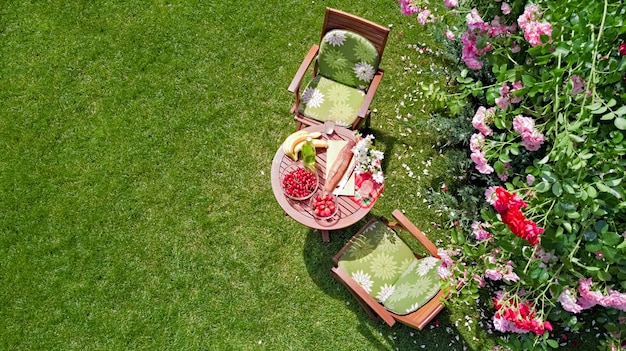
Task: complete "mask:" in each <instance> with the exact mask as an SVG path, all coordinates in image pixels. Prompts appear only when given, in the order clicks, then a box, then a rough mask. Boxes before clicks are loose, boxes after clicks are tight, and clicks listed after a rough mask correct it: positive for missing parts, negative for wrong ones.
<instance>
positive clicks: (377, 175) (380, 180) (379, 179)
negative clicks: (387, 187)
mask: <svg viewBox="0 0 626 351" xmlns="http://www.w3.org/2000/svg"><path fill="white" fill-rule="evenodd" d="M372 178H373V179H374V181H375V182H376V183H378V184H382V183H384V182H385V176H384V175H383V172H376V173H374V174H372Z"/></svg>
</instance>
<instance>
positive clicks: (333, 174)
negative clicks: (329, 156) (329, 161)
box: [324, 140, 355, 193]
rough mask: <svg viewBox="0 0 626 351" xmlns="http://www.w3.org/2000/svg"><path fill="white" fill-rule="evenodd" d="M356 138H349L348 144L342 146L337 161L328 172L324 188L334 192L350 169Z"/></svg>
mask: <svg viewBox="0 0 626 351" xmlns="http://www.w3.org/2000/svg"><path fill="white" fill-rule="evenodd" d="M354 145H355V142H354V140H348V141H347V143H346V145H345V146H344V147H343V148H341V150H340V151H339V154H338V155H337V158H336V159H335V162H333V165H332V166H331V168H330V171H329V172H328V178H327V179H326V184H325V185H324V190H326V191H327V192H329V193H330V192H332V191H333V190H334V189H335V186H337V183H339V181H340V180H341V178H342V177H343V175H344V173H346V170H347V169H348V166H349V165H350V161H351V160H352V155H353V153H352V148H353V147H354Z"/></svg>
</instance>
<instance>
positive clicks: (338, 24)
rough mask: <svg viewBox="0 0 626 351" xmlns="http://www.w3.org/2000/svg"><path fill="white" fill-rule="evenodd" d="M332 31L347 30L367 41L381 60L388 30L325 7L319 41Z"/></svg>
mask: <svg viewBox="0 0 626 351" xmlns="http://www.w3.org/2000/svg"><path fill="white" fill-rule="evenodd" d="M333 29H344V30H349V31H351V32H354V33H356V34H359V35H361V36H363V37H364V38H365V39H367V40H369V41H370V42H371V43H372V45H374V47H375V48H376V50H377V51H378V59H379V60H381V59H382V57H383V52H384V51H385V45H387V37H388V36H389V28H387V27H384V26H381V25H379V24H376V23H374V22H371V21H368V20H366V19H363V18H361V17H357V16H355V15H352V14H349V13H346V12H343V11H340V10H337V9H333V8H330V7H327V8H326V15H325V16H324V26H323V27H322V35H321V37H320V41H321V39H323V38H324V35H326V33H328V32H329V31H331V30H333Z"/></svg>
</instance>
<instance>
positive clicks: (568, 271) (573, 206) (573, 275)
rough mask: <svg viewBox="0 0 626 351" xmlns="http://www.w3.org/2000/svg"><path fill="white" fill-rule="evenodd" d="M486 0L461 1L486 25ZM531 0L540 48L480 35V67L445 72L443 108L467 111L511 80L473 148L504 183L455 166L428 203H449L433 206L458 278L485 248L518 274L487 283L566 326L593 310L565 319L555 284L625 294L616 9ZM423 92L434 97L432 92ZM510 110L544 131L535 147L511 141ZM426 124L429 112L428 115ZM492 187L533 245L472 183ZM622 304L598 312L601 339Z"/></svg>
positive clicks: (624, 64)
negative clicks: (452, 177)
mask: <svg viewBox="0 0 626 351" xmlns="http://www.w3.org/2000/svg"><path fill="white" fill-rule="evenodd" d="M494 4H496V3H493V2H487V1H471V2H468V3H465V4H464V5H465V6H468V7H469V8H471V7H473V6H476V7H477V8H478V11H479V13H480V14H481V15H483V19H484V20H485V22H489V19H491V18H493V17H494V16H496V15H499V16H502V14H501V13H500V12H499V11H500V10H499V5H498V8H496V7H494V6H493V5H494ZM498 4H499V3H498ZM524 5H526V4H525V2H522V1H513V2H511V6H512V8H513V9H512V12H511V13H512V15H510V16H507V17H505V18H506V19H503V20H504V21H505V22H506V23H510V22H512V21H511V17H512V16H514V17H513V18H517V16H518V15H519V14H521V13H522V12H523V11H524ZM539 8H540V10H541V20H543V21H547V22H549V23H550V24H551V25H552V32H551V35H550V36H547V35H544V36H542V44H541V45H536V46H531V45H529V44H528V43H527V42H526V41H525V40H524V38H523V36H522V35H523V33H522V32H521V31H517V32H515V33H513V34H512V35H502V36H497V37H489V36H487V35H485V34H484V33H483V34H480V35H482V36H480V37H479V39H478V42H479V43H481V41H482V43H483V44H480V45H483V46H486V45H487V43H488V44H489V45H490V48H491V50H490V51H489V52H488V53H486V54H484V55H482V56H481V57H480V59H481V60H482V64H483V67H482V69H481V70H470V69H464V68H459V69H458V70H456V71H454V73H455V76H454V78H455V80H456V83H457V92H456V93H454V94H449V95H448V96H447V100H446V101H447V105H448V106H468V107H469V109H470V110H475V109H476V108H477V107H479V106H487V107H488V106H493V105H495V104H496V100H497V99H498V98H500V97H501V94H502V93H501V87H502V86H503V84H508V85H509V87H510V86H511V85H512V84H513V83H516V82H519V83H521V88H519V89H517V90H514V91H512V92H510V94H511V95H510V96H511V97H512V98H516V100H519V101H517V102H515V103H512V104H510V106H508V107H499V108H497V110H496V113H495V116H494V117H493V120H491V121H489V123H490V124H491V127H492V128H493V129H494V134H493V135H490V136H487V137H485V142H484V145H483V146H482V148H483V150H484V151H485V152H486V158H487V160H488V161H489V164H490V165H491V166H492V167H493V169H494V171H495V173H497V174H500V175H506V180H498V179H497V178H496V177H495V176H494V175H493V174H491V175H484V174H479V173H478V172H475V171H474V172H473V173H465V174H464V175H467V177H466V178H464V179H465V180H467V181H469V182H468V183H464V182H456V183H454V184H450V186H449V190H448V191H447V192H441V191H440V189H438V188H435V187H433V188H434V189H435V190H433V191H432V192H431V194H429V196H430V198H431V199H432V201H433V203H435V204H437V205H438V206H441V207H445V208H450V209H451V210H449V211H445V213H448V214H449V213H454V215H453V216H450V215H449V216H448V217H447V219H448V220H449V222H450V223H455V222H456V221H460V224H461V225H460V226H458V227H455V228H454V229H453V231H452V232H451V236H452V237H453V239H454V240H453V241H454V243H456V244H459V245H463V249H462V250H461V253H460V258H459V261H458V262H460V263H459V264H460V266H459V267H457V269H458V270H459V272H460V273H461V274H463V275H469V277H471V276H472V275H478V276H483V275H484V272H485V270H486V269H489V268H493V267H491V266H489V264H485V262H487V261H485V258H486V257H488V256H490V255H491V256H492V257H496V258H497V259H498V260H503V261H508V260H510V261H511V262H513V265H514V267H515V273H516V274H517V275H518V276H519V278H520V279H519V281H517V282H508V283H506V284H505V283H502V284H500V285H499V286H498V287H497V289H501V290H503V291H505V292H507V293H506V294H508V295H506V296H512V297H515V296H517V292H518V291H522V290H523V291H524V297H523V298H524V299H526V300H528V301H530V302H531V303H532V306H534V309H535V310H536V311H537V315H539V316H541V318H542V319H548V318H549V319H550V320H551V321H552V322H553V323H559V324H561V325H562V326H567V327H570V328H572V327H576V326H578V323H579V321H578V320H579V319H582V318H594V317H597V314H586V313H583V314H580V315H578V317H579V318H573V317H576V315H573V314H572V313H569V312H567V311H564V310H563V309H562V308H563V307H562V305H561V303H559V302H557V297H559V296H560V295H561V293H563V292H564V291H565V290H566V289H570V290H571V291H573V292H574V293H576V292H577V289H578V285H579V284H578V282H579V281H582V279H586V278H590V279H591V280H592V282H593V286H592V290H597V291H598V292H599V293H601V294H604V295H607V294H608V293H609V291H620V292H622V294H624V291H626V284H625V283H624V279H625V278H626V270H625V269H624V267H626V223H625V222H624V218H626V200H625V198H626V192H625V185H624V177H625V176H624V175H625V174H626V160H625V157H624V156H625V154H626V141H625V140H626V138H625V135H624V133H625V130H626V119H625V116H626V84H625V82H626V56H624V55H623V54H622V53H620V52H619V50H618V48H619V46H620V44H624V43H625V41H626V29H625V26H624V25H623V20H624V18H625V17H626V16H625V15H626V8H624V7H623V6H622V4H620V3H615V2H609V1H594V2H571V1H545V2H540V3H539ZM460 13H461V14H462V15H464V12H463V11H460ZM515 43H517V45H520V46H521V50H520V51H519V52H513V51H512V49H511V48H512V45H513V44H515ZM624 45H626V44H624ZM580 81H582V88H580V84H579V82H580ZM431 96H436V99H439V100H442V99H443V98H442V97H441V96H439V95H437V92H432V94H431ZM449 111H450V112H451V113H455V114H456V115H457V116H463V113H461V114H458V112H459V111H457V110H453V109H449ZM519 115H523V116H528V117H531V118H532V119H533V120H534V121H535V127H536V128H537V130H539V131H541V132H542V133H543V135H544V136H545V138H546V141H545V142H544V143H543V147H541V148H540V149H539V150H536V151H530V150H528V147H527V146H526V145H525V144H524V143H523V142H520V134H519V133H518V132H516V131H514V125H513V120H514V117H516V116H519ZM459 118H461V119H465V120H467V117H459ZM451 120H454V117H452V118H451ZM436 123H441V119H440V118H437V119H435V122H433V124H436ZM443 131H444V132H442V134H441V135H442V136H445V137H447V138H448V141H447V144H448V145H457V146H458V145H463V144H467V141H468V139H469V138H467V135H466V133H465V132H463V133H459V134H460V135H461V136H462V137H463V138H466V139H465V143H464V142H463V140H461V139H462V137H458V136H455V135H450V134H449V133H445V129H443ZM466 155H469V151H466ZM529 175H530V176H531V177H533V178H534V179H535V181H534V183H533V184H532V185H529V183H528V182H527V176H529ZM503 179H504V178H503ZM492 185H500V186H503V187H504V188H506V189H508V190H509V191H511V192H514V193H516V194H518V195H519V196H521V197H523V198H524V200H525V201H527V202H528V208H527V209H525V210H524V213H525V215H526V216H527V217H528V218H529V219H531V220H532V221H534V222H535V223H537V225H538V226H540V227H542V228H544V229H545V232H544V233H543V234H542V235H541V245H540V247H539V246H537V247H533V246H532V245H529V243H528V242H526V241H525V240H523V239H520V238H518V237H515V236H513V235H512V233H511V231H510V230H509V228H507V226H506V225H503V223H502V218H501V216H500V215H498V214H497V213H496V212H495V211H494V210H493V209H492V208H491V206H488V205H487V206H485V202H484V191H485V189H486V188H488V187H490V186H492ZM473 221H481V222H485V223H489V224H490V227H489V228H488V231H489V233H491V235H492V238H491V239H490V240H487V241H484V242H477V241H476V240H474V239H473V231H472V228H471V225H470V224H471V223H472V222H473ZM494 250H495V251H494ZM475 285H476V283H475V282H468V286H467V287H466V288H464V289H463V291H462V293H461V295H460V296H459V297H458V298H459V299H463V300H464V301H467V302H471V301H472V300H474V299H475V297H476V296H475V294H476V292H475ZM515 298H516V299H517V298H519V297H515ZM621 308H624V307H621ZM624 312H625V311H624V310H617V309H614V308H612V307H607V308H605V309H604V310H603V311H602V313H603V317H602V318H600V319H598V321H601V323H603V325H604V327H605V329H606V335H607V341H605V342H604V345H605V346H608V345H611V344H613V345H615V344H619V343H621V341H622V340H624V339H626V326H625V324H624V318H625V317H626V316H625V315H624ZM506 340H507V341H505V342H504V346H506V347H508V348H511V349H516V350H517V349H531V348H532V349H537V348H541V349H550V348H557V347H558V343H557V341H555V340H554V339H552V338H550V336H549V333H546V334H543V335H534V334H532V333H531V334H522V335H521V337H520V338H516V337H512V338H507V339H506ZM531 346H532V347H531Z"/></svg>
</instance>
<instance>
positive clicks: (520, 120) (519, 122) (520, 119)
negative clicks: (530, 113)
mask: <svg viewBox="0 0 626 351" xmlns="http://www.w3.org/2000/svg"><path fill="white" fill-rule="evenodd" d="M513 129H514V130H515V131H516V132H518V133H520V134H522V133H524V132H532V131H533V130H534V129H535V120H533V119H532V118H530V117H524V116H523V115H517V116H515V118H513Z"/></svg>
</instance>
